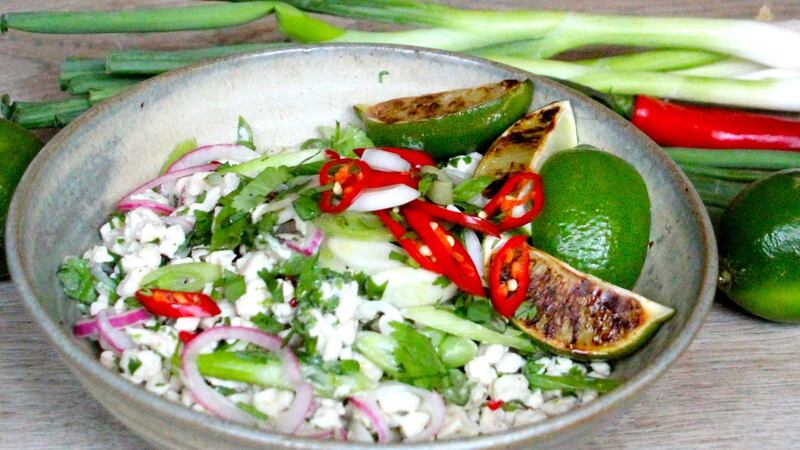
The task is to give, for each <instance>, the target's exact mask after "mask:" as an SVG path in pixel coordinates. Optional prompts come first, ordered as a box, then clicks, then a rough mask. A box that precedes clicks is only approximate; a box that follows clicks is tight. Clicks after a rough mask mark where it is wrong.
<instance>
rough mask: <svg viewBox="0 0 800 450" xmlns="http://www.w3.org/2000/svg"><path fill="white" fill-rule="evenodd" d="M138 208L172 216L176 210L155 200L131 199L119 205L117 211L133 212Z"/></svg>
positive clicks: (122, 201)
mask: <svg viewBox="0 0 800 450" xmlns="http://www.w3.org/2000/svg"><path fill="white" fill-rule="evenodd" d="M138 208H147V209H149V210H151V211H153V212H155V213H160V214H172V212H173V211H175V208H173V207H172V206H169V205H165V204H163V203H160V202H157V201H155V200H134V199H131V198H129V197H126V198H125V199H123V200H121V201H120V202H119V203H117V211H123V212H124V211H131V210H133V209H138Z"/></svg>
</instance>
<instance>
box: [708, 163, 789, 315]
mask: <svg viewBox="0 0 800 450" xmlns="http://www.w3.org/2000/svg"><path fill="white" fill-rule="evenodd" d="M717 237H718V245H719V257H720V277H719V287H720V289H721V290H722V291H723V292H724V293H725V294H726V295H727V296H728V297H729V298H730V299H731V300H733V301H734V302H735V303H737V304H738V305H739V306H741V307H742V308H744V309H745V310H747V311H748V312H750V313H751V314H754V315H756V316H758V317H761V318H764V319H767V320H771V321H775V322H788V323H800V169H789V170H785V171H781V172H778V173H776V174H773V175H771V176H769V177H766V178H764V179H761V180H759V181H756V182H755V183H753V184H752V185H750V186H749V187H747V188H746V189H745V190H744V191H742V192H741V193H740V194H739V195H737V196H736V198H734V199H733V201H732V202H731V203H730V205H728V208H727V209H726V210H725V212H724V213H723V214H722V218H721V220H720V226H719V232H718V236H717Z"/></svg>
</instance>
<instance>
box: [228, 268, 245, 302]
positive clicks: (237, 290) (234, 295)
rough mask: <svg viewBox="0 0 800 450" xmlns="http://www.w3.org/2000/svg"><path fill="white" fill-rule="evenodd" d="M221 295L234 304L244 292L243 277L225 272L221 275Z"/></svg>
mask: <svg viewBox="0 0 800 450" xmlns="http://www.w3.org/2000/svg"><path fill="white" fill-rule="evenodd" d="M222 282H223V285H222V286H223V295H224V296H225V298H226V299H228V300H230V301H232V302H235V301H236V300H238V299H239V297H241V296H242V295H244V292H245V289H246V288H245V283H244V277H243V276H241V275H237V274H235V273H233V272H231V271H228V270H226V271H225V273H224V275H223V280H222Z"/></svg>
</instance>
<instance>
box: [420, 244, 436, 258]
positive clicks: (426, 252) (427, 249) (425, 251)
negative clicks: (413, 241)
mask: <svg viewBox="0 0 800 450" xmlns="http://www.w3.org/2000/svg"><path fill="white" fill-rule="evenodd" d="M419 254H420V255H422V256H432V255H433V252H432V251H431V248H430V247H428V246H427V245H420V246H419Z"/></svg>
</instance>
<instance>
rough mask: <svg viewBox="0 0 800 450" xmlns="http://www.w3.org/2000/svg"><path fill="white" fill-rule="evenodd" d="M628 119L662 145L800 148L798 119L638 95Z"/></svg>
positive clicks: (709, 147)
mask: <svg viewBox="0 0 800 450" xmlns="http://www.w3.org/2000/svg"><path fill="white" fill-rule="evenodd" d="M631 122H633V124H634V125H636V127H637V128H639V129H640V130H642V131H644V133H645V134H646V135H648V136H650V138H651V139H653V140H654V141H656V143H657V144H659V145H663V146H665V147H692V148H708V149H737V148H750V149H772V150H800V120H796V119H790V118H786V117H779V116H774V115H769V114H763V113H756V112H748V111H737V110H733V109H725V108H718V107H710V106H696V105H686V104H678V103H673V102H668V101H664V100H659V99H657V98H653V97H647V96H644V95H639V96H637V97H636V102H635V104H634V108H633V116H632V117H631Z"/></svg>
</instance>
